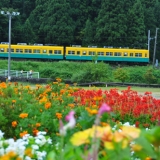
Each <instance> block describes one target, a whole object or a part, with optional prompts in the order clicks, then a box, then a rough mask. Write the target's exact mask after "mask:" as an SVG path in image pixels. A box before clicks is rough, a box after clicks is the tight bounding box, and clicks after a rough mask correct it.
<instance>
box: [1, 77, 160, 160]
mask: <svg viewBox="0 0 160 160" xmlns="http://www.w3.org/2000/svg"><path fill="white" fill-rule="evenodd" d="M159 123H160V100H158V99H155V98H153V97H152V93H151V92H146V93H145V94H144V95H138V93H137V92H136V91H133V90H132V89H131V88H130V87H128V89H126V90H123V91H121V92H120V91H119V90H118V89H116V88H115V89H111V90H110V91H104V90H101V89H96V88H95V89H93V90H86V89H79V88H78V87H76V86H74V87H71V86H69V85H68V84H64V83H62V82H61V79H59V78H57V79H56V82H52V83H49V84H48V85H46V86H45V87H44V86H41V85H38V84H37V85H35V87H30V86H29V85H27V86H24V85H22V84H19V83H17V82H14V83H10V82H8V83H5V82H2V83H0V160H23V159H24V160H32V159H37V160H117V159H118V160H130V159H133V160H141V159H142V160H143V159H144V160H149V159H150V160H151V159H156V160H158V159H160V127H159V125H160V124H159ZM117 157H118V158H117Z"/></svg>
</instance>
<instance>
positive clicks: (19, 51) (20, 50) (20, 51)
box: [7, 49, 23, 53]
mask: <svg viewBox="0 0 160 160" xmlns="http://www.w3.org/2000/svg"><path fill="white" fill-rule="evenodd" d="M7 50H8V49H7ZM16 52H17V53H22V52H23V49H16Z"/></svg>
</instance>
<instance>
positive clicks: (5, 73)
mask: <svg viewBox="0 0 160 160" xmlns="http://www.w3.org/2000/svg"><path fill="white" fill-rule="evenodd" d="M0 76H4V77H8V70H4V69H0ZM10 76H11V77H19V78H39V72H32V75H30V71H23V73H21V71H17V70H10Z"/></svg>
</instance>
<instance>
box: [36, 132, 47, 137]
mask: <svg viewBox="0 0 160 160" xmlns="http://www.w3.org/2000/svg"><path fill="white" fill-rule="evenodd" d="M39 135H46V132H38V133H37V136H39Z"/></svg>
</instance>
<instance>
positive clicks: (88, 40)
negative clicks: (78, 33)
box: [82, 19, 95, 46]
mask: <svg viewBox="0 0 160 160" xmlns="http://www.w3.org/2000/svg"><path fill="white" fill-rule="evenodd" d="M94 33H95V32H94V27H93V24H92V22H91V21H90V19H88V20H87V22H86V27H85V29H84V37H83V41H82V44H83V46H92V45H94Z"/></svg>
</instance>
